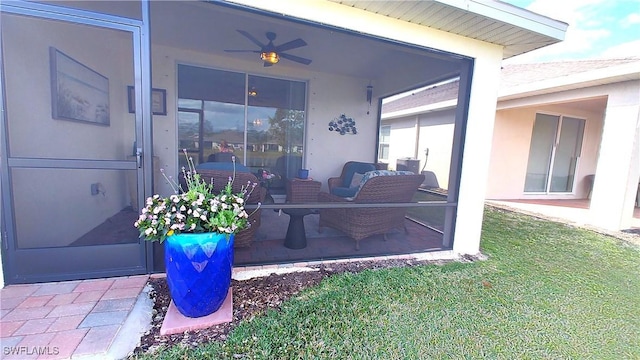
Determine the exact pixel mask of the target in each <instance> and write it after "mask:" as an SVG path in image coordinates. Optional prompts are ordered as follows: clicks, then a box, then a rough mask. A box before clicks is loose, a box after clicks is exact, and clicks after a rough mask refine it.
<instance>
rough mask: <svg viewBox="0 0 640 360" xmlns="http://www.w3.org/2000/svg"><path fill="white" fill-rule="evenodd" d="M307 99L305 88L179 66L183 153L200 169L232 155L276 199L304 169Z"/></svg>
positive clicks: (283, 81) (298, 83)
mask: <svg viewBox="0 0 640 360" xmlns="http://www.w3.org/2000/svg"><path fill="white" fill-rule="evenodd" d="M305 99H306V83H305V82H301V81H293V80H286V79H277V78H272V77H265V76H256V75H249V74H244V73H238V72H233V71H225V70H216V69H208V68H202V67H195V66H188V65H179V66H178V107H179V109H178V110H179V112H178V114H179V117H178V140H179V144H180V149H179V150H180V152H182V149H187V151H188V152H189V154H190V155H191V156H192V157H193V159H194V161H195V162H196V164H201V163H205V162H219V161H229V160H228V159H229V158H228V156H225V153H233V155H235V156H236V161H238V162H239V163H242V164H243V165H245V166H246V167H247V169H249V171H251V172H253V173H255V174H256V176H258V178H259V179H261V180H262V182H263V183H262V185H263V186H265V187H267V188H268V189H269V192H270V194H271V195H276V194H284V193H285V184H286V180H287V179H288V178H292V177H295V175H296V174H297V171H298V169H300V168H301V167H302V166H303V165H302V164H303V162H302V154H303V144H304V129H305V104H306V100H305ZM221 153H222V154H221ZM178 159H179V161H183V159H184V157H182V156H179V157H178ZM180 165H181V166H182V165H184V164H182V163H180Z"/></svg>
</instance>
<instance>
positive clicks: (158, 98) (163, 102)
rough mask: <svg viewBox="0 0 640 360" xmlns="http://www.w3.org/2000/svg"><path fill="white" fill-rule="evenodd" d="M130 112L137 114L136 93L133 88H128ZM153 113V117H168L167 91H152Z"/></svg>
mask: <svg viewBox="0 0 640 360" xmlns="http://www.w3.org/2000/svg"><path fill="white" fill-rule="evenodd" d="M127 94H128V97H129V112H130V113H132V114H133V113H135V112H136V92H135V89H134V87H133V86H127ZM151 111H152V112H153V115H167V90H164V89H151Z"/></svg>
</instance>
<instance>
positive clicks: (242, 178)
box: [180, 163, 267, 247]
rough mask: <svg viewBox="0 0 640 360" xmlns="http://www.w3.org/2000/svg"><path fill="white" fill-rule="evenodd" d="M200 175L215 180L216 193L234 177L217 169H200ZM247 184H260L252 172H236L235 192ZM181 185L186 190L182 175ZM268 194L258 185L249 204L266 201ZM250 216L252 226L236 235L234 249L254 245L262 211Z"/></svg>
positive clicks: (228, 171)
mask: <svg viewBox="0 0 640 360" xmlns="http://www.w3.org/2000/svg"><path fill="white" fill-rule="evenodd" d="M219 164H224V163H219ZM196 171H197V172H198V174H200V176H201V177H202V179H204V180H205V181H206V182H210V181H211V179H213V190H214V192H216V193H218V192H220V191H221V190H222V189H223V188H224V187H225V186H226V185H227V182H228V181H229V177H231V176H233V171H230V170H226V169H225V170H216V169H202V168H199V169H197V170H196ZM247 183H251V184H254V183H256V184H258V183H259V182H258V178H256V176H255V175H253V174H252V173H250V172H236V177H235V180H234V181H233V191H234V192H239V191H240V188H241V187H242V186H246V185H247ZM180 184H181V186H182V188H183V189H186V183H185V182H184V178H183V177H182V174H181V175H180ZM266 194H267V190H266V189H265V188H263V187H261V186H260V185H257V186H256V188H255V189H254V190H253V192H252V193H251V195H250V196H249V198H247V199H246V203H247V204H257V203H261V202H263V201H264V197H265V195H266ZM247 212H248V213H249V214H250V215H249V223H250V224H251V226H250V227H249V228H247V229H245V230H242V231H240V232H239V233H237V234H236V236H235V240H234V244H233V246H234V247H249V246H251V244H252V243H253V240H254V238H255V234H256V230H257V229H258V227H259V226H260V215H261V212H262V210H261V209H258V210H257V211H255V212H254V211H253V210H247Z"/></svg>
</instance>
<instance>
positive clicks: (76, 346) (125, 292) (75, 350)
mask: <svg viewBox="0 0 640 360" xmlns="http://www.w3.org/2000/svg"><path fill="white" fill-rule="evenodd" d="M147 279H148V276H147V275H140V276H130V277H117V278H109V279H96V280H83V281H66V282H57V283H44V284H29V285H9V286H6V287H5V288H3V289H1V290H0V316H1V318H0V337H1V340H2V354H1V355H0V358H2V359H69V358H71V357H73V358H77V357H93V356H95V357H96V358H102V357H105V356H106V355H107V353H108V351H109V347H110V346H111V344H112V343H113V340H114V339H115V337H116V335H117V334H118V331H119V330H120V328H121V326H122V325H123V324H124V322H125V320H126V319H127V316H128V315H129V313H130V312H131V310H132V309H133V306H134V304H135V303H136V300H137V298H138V295H140V293H141V291H142V289H143V288H144V286H145V285H146V283H147Z"/></svg>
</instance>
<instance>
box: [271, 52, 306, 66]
mask: <svg viewBox="0 0 640 360" xmlns="http://www.w3.org/2000/svg"><path fill="white" fill-rule="evenodd" d="M278 55H280V57H281V58H285V59H289V60H291V61H295V62H299V63H301V64H305V65H309V64H311V60H309V59H305V58H303V57H300V56H295V55H291V54H284V53H282V54H278Z"/></svg>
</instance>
